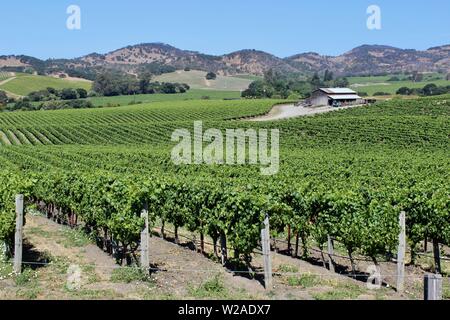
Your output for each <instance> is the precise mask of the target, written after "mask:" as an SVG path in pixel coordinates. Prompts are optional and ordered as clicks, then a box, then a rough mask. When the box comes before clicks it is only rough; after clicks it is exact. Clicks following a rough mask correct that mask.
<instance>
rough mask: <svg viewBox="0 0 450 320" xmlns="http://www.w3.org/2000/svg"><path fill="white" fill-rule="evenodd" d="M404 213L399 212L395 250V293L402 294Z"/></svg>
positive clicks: (403, 278)
mask: <svg viewBox="0 0 450 320" xmlns="http://www.w3.org/2000/svg"><path fill="white" fill-rule="evenodd" d="M405 216H406V214H405V212H404V211H402V212H400V216H399V223H400V233H399V235H398V250H397V292H403V290H404V287H405V251H406V223H405V218H406V217H405Z"/></svg>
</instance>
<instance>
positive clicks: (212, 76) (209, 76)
mask: <svg viewBox="0 0 450 320" xmlns="http://www.w3.org/2000/svg"><path fill="white" fill-rule="evenodd" d="M216 78H217V75H216V74H215V73H214V72H208V73H207V74H206V80H216Z"/></svg>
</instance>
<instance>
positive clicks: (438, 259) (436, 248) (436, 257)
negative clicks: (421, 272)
mask: <svg viewBox="0 0 450 320" xmlns="http://www.w3.org/2000/svg"><path fill="white" fill-rule="evenodd" d="M433 256H434V272H435V273H438V274H440V273H442V269H441V253H440V249H439V241H438V240H437V239H433Z"/></svg>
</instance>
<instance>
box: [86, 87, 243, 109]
mask: <svg viewBox="0 0 450 320" xmlns="http://www.w3.org/2000/svg"><path fill="white" fill-rule="evenodd" d="M240 97H241V94H240V92H239V91H222V90H202V89H190V90H189V91H188V92H185V93H177V94H159V93H158V94H137V95H134V96H131V95H130V96H116V97H92V98H87V100H89V101H91V102H92V103H93V104H94V106H108V105H121V106H125V105H129V104H136V103H150V102H161V101H182V100H196V99H197V100H200V99H202V98H203V99H211V100H222V99H240Z"/></svg>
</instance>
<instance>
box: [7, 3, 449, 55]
mask: <svg viewBox="0 0 450 320" xmlns="http://www.w3.org/2000/svg"><path fill="white" fill-rule="evenodd" d="M71 4H76V5H78V6H80V8H81V23H82V28H81V30H68V29H67V28H66V20H67V17H68V15H67V14H66V9H67V7H68V6H69V5H71ZM372 4H376V5H378V6H379V7H380V8H381V14H382V16H381V18H382V29H381V30H368V29H367V27H366V21H367V17H368V15H367V14H366V10H367V7H368V6H369V5H372ZM0 10H1V12H2V14H1V18H0V55H4V54H27V55H31V56H35V57H38V58H73V57H78V56H82V55H85V54H88V53H91V52H99V53H105V52H108V51H111V50H114V49H118V48H120V47H123V46H126V45H131V44H137V43H144V42H164V43H168V44H171V45H173V46H176V47H179V48H181V49H189V50H195V51H200V52H203V53H209V54H224V53H229V52H232V51H235V50H240V49H246V48H249V49H259V50H264V51H267V52H270V53H273V54H275V55H277V56H280V57H286V56H290V55H293V54H296V53H302V52H308V51H315V52H319V53H321V54H328V55H337V54H341V53H343V52H346V51H348V50H350V49H352V48H353V47H356V46H359V45H361V44H386V45H392V46H397V47H401V48H413V49H427V48H429V47H432V46H436V45H442V44H449V43H450V1H448V0H427V1H406V0H395V1H393V0H370V1H367V0H343V1H336V0H314V1H311V0H309V1H305V0H258V1H256V0H220V1H219V0H191V1H188V0H184V1H179V0H168V1H154V0H127V1H112V0H109V1H107V0H70V1H66V0H58V1H55V0H39V1H35V0H28V1H25V0H14V1H12V0H2V3H1V4H0Z"/></svg>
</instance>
